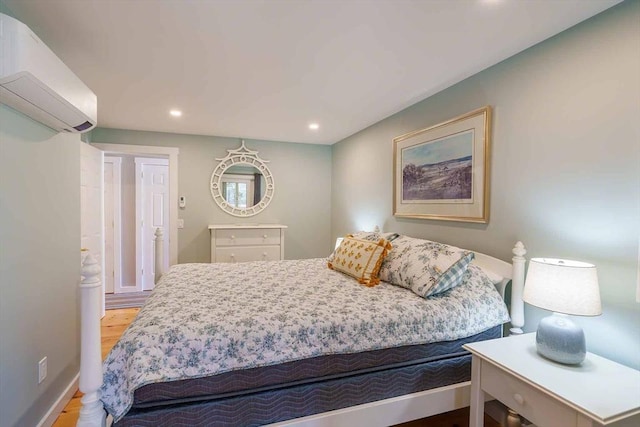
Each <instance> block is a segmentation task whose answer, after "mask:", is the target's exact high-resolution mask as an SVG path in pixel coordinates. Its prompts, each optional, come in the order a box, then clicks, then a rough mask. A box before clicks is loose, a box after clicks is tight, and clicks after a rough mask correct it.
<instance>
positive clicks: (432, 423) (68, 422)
mask: <svg viewBox="0 0 640 427" xmlns="http://www.w3.org/2000/svg"><path fill="white" fill-rule="evenodd" d="M138 310H139V308H122V309H117V310H107V311H106V315H105V317H104V318H103V319H102V327H101V331H102V358H103V359H104V358H105V357H106V356H107V353H109V350H111V348H112V347H113V346H114V344H115V343H116V341H118V338H120V335H122V333H123V332H124V330H125V329H126V328H127V326H128V325H129V323H131V321H133V319H134V318H135V317H136V315H137V314H138ZM81 398H82V393H80V392H79V391H77V392H76V394H75V395H74V396H73V399H71V401H70V402H69V403H68V404H67V406H65V408H64V410H63V411H62V413H61V414H60V416H59V417H58V419H57V420H56V422H55V423H54V424H53V427H74V426H75V425H76V422H77V421H78V416H79V413H80V407H81V403H80V399H81ZM468 425H469V408H464V409H460V410H457V411H452V412H447V413H446V414H440V415H435V416H433V417H429V418H423V419H421V420H415V421H411V422H408V423H403V424H399V425H398V426H396V427H463V426H468ZM484 425H485V426H487V427H500V425H499V424H498V423H496V422H495V421H494V420H493V419H492V418H491V417H489V416H486V415H485V422H484ZM350 427H356V426H350Z"/></svg>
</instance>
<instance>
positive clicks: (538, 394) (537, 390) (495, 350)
mask: <svg viewBox="0 0 640 427" xmlns="http://www.w3.org/2000/svg"><path fill="white" fill-rule="evenodd" d="M464 348H465V349H467V350H468V351H470V352H471V354H472V364H471V413H470V422H469V425H470V427H481V426H482V425H483V414H484V402H485V394H488V395H490V396H492V397H493V398H495V399H497V400H499V401H500V402H502V403H504V404H505V405H506V406H508V407H509V408H511V409H513V410H514V411H516V412H518V413H519V414H521V415H522V416H523V417H525V418H526V419H528V420H529V421H531V422H532V423H534V424H535V425H536V426H537V427H569V426H576V427H591V426H600V425H615V426H616V427H618V426H620V427H622V426H636V427H637V426H639V425H640V371H636V370H635V369H631V368H628V367H626V366H623V365H620V364H618V363H615V362H612V361H610V360H607V359H605V358H603V357H600V356H597V355H595V354H592V353H587V357H586V359H585V360H584V362H583V363H582V364H581V365H578V366H569V365H561V364H559V363H555V362H552V361H550V360H547V359H545V358H543V357H542V356H540V355H538V353H537V352H536V337H535V333H532V334H524V335H516V336H511V337H506V338H500V339H495V340H489V341H482V342H477V343H473V344H466V345H464Z"/></svg>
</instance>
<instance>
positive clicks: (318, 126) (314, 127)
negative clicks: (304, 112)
mask: <svg viewBox="0 0 640 427" xmlns="http://www.w3.org/2000/svg"><path fill="white" fill-rule="evenodd" d="M309 129H311V130H318V129H320V125H319V124H317V123H309Z"/></svg>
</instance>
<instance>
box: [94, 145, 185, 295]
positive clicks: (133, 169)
mask: <svg viewBox="0 0 640 427" xmlns="http://www.w3.org/2000/svg"><path fill="white" fill-rule="evenodd" d="M91 145H93V146H95V147H96V148H99V149H101V150H103V151H104V152H105V163H104V177H105V197H104V200H105V248H106V251H105V268H106V270H107V272H106V275H107V276H109V275H111V277H112V280H109V279H108V278H106V280H105V285H106V286H108V287H110V283H112V284H113V288H112V290H111V288H109V290H110V291H111V292H113V293H114V294H119V293H120V294H126V293H132V292H141V291H143V290H150V289H153V285H154V279H153V278H154V268H153V267H154V250H155V247H154V245H155V240H154V239H153V233H154V232H155V227H162V228H163V229H164V243H165V244H164V248H165V254H164V260H165V268H168V266H169V265H173V264H175V263H176V262H177V207H178V202H177V199H178V196H177V194H178V193H177V186H178V185H177V181H178V180H177V177H178V171H177V168H178V157H177V156H178V152H179V151H178V149H177V148H173V147H153V146H135V145H121V144H100V143H93V144H91ZM116 159H119V160H116ZM118 192H119V193H120V194H118ZM118 205H120V206H118ZM107 210H109V212H107ZM145 217H146V218H145ZM150 230H152V231H150ZM118 240H120V241H119V242H118Z"/></svg>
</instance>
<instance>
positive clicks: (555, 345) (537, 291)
mask: <svg viewBox="0 0 640 427" xmlns="http://www.w3.org/2000/svg"><path fill="white" fill-rule="evenodd" d="M523 299H524V301H525V302H526V303H528V304H531V305H534V306H536V307H540V308H543V309H545V310H550V311H553V314H552V315H551V316H548V317H545V318H543V319H542V320H540V323H539V324H538V330H537V332H536V349H537V351H538V353H539V354H540V355H542V356H544V357H546V358H547V359H551V360H553V361H556V362H559V363H563V364H566V365H577V364H580V363H582V361H583V360H584V358H585V356H586V354H587V350H586V342H585V338H584V332H583V331H582V328H581V327H580V326H579V325H577V324H575V323H574V322H573V321H572V320H571V319H570V318H569V317H568V316H567V315H568V314H571V315H575V316H598V315H600V314H602V307H601V305H600V291H599V290H598V276H597V273H596V267H595V266H594V265H593V264H588V263H586V262H580V261H570V260H562V259H553V258H533V259H531V261H529V270H528V271H527V279H526V281H525V285H524V295H523Z"/></svg>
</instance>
